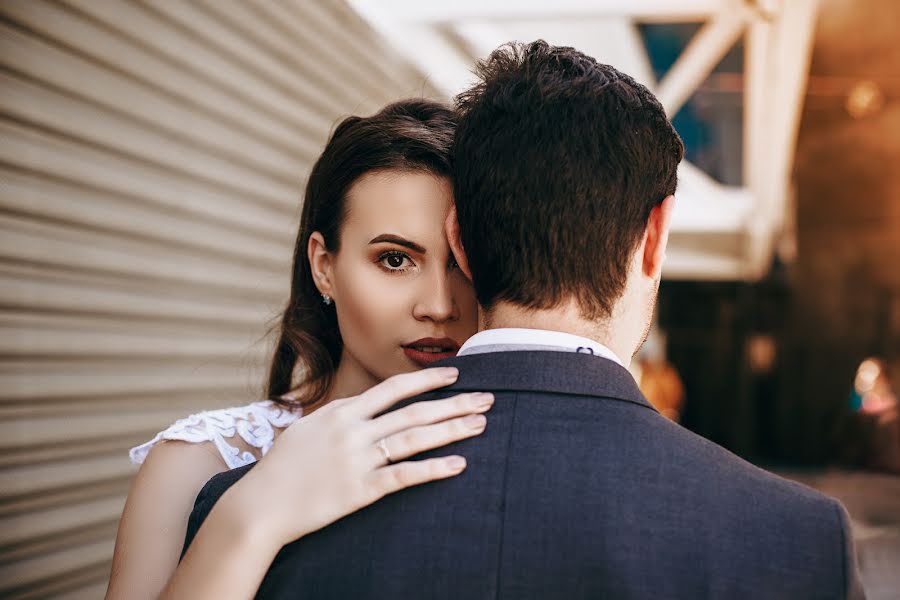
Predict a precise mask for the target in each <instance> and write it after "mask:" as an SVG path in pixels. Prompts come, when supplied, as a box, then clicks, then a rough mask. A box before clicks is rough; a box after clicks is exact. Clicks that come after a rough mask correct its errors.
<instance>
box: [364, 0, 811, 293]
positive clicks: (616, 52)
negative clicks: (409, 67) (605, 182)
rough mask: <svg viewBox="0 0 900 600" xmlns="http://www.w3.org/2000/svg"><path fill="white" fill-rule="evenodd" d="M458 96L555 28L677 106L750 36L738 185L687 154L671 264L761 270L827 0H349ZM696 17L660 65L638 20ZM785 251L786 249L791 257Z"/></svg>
mask: <svg viewBox="0 0 900 600" xmlns="http://www.w3.org/2000/svg"><path fill="white" fill-rule="evenodd" d="M350 4H351V6H353V8H354V9H355V10H356V11H357V12H358V13H359V14H360V15H361V16H362V17H363V18H364V19H366V20H367V21H368V22H369V23H370V25H372V26H373V27H374V28H375V29H376V30H377V31H378V32H379V33H380V34H381V35H383V36H384V37H385V39H387V40H388V42H389V43H390V44H392V45H393V46H394V47H395V48H396V49H397V50H399V51H400V52H401V53H402V54H403V55H404V56H406V57H407V58H408V59H409V60H410V61H411V62H412V63H414V64H415V65H416V66H417V67H418V68H419V69H420V70H421V71H422V73H423V74H424V75H426V76H427V77H428V78H429V80H430V81H431V82H432V83H433V84H434V85H435V86H436V87H437V88H438V89H440V90H441V91H443V92H444V93H446V94H447V96H448V97H449V96H452V95H454V94H456V93H457V92H459V91H461V90H463V89H464V88H466V87H467V86H468V85H469V84H470V83H471V82H472V81H473V76H472V73H471V69H472V65H473V63H474V61H475V60H476V59H478V58H484V57H486V56H487V55H488V54H489V53H490V51H491V50H493V49H494V48H496V47H497V46H499V45H500V44H502V43H505V42H508V41H510V40H520V41H530V40H533V39H537V38H543V39H546V40H547V41H548V42H550V43H553V44H557V45H570V46H574V47H576V48H578V49H579V50H582V51H584V52H586V53H588V54H590V55H592V56H595V57H597V58H598V59H599V60H601V61H602V62H606V63H609V64H612V65H614V66H616V67H617V68H619V69H621V70H622V71H625V72H626V73H628V74H630V75H632V76H633V77H635V78H636V79H637V80H639V81H641V82H642V83H644V84H645V85H647V86H648V87H650V89H652V90H653V91H654V93H655V94H656V95H657V97H658V98H659V99H660V101H661V102H662V104H663V106H665V107H666V111H667V113H668V114H669V115H670V117H674V116H675V115H676V114H677V113H678V112H679V110H680V109H681V108H682V107H683V106H684V104H685V103H686V102H687V101H688V100H689V99H690V98H691V97H692V95H693V94H694V93H695V92H696V91H697V90H698V88H699V87H700V86H701V85H702V84H704V82H705V81H707V80H708V77H709V76H710V74H711V73H713V71H714V69H715V68H716V67H717V65H718V64H719V63H720V61H721V60H722V59H723V57H724V56H725V55H726V54H727V53H728V52H729V51H731V50H732V49H733V48H734V46H735V45H736V44H742V47H743V73H742V79H743V83H742V85H741V99H740V101H741V103H742V115H743V116H742V117H741V120H742V123H741V124H740V125H741V127H740V130H741V131H742V134H741V142H740V144H741V146H740V158H739V161H740V162H742V164H741V165H740V172H741V173H742V174H741V176H740V181H739V182H737V183H739V185H734V184H733V183H734V182H729V183H730V184H724V183H721V182H719V181H717V180H716V179H715V178H714V177H713V176H711V175H710V174H708V173H707V172H705V171H704V170H703V169H701V168H698V167H697V166H695V165H694V164H692V163H690V162H688V161H685V162H684V163H683V164H682V167H681V172H680V184H679V191H678V193H677V197H678V203H677V208H676V214H675V218H674V221H675V222H674V226H673V232H672V237H671V241H670V248H669V252H668V261H667V265H666V270H665V276H666V277H667V278H670V279H694V280H750V281H752V280H757V279H759V278H761V277H763V276H764V275H765V274H766V273H767V272H768V270H769V268H770V266H771V265H772V261H773V257H774V256H775V252H776V246H777V247H779V248H781V249H784V254H786V255H787V257H788V258H789V255H790V252H791V251H790V248H791V247H792V245H793V244H792V240H793V218H792V207H791V200H790V198H791V178H790V174H791V165H792V161H793V156H794V146H795V141H796V137H797V128H798V121H799V115H800V109H801V106H802V102H803V97H804V92H805V87H806V79H807V72H808V67H809V59H810V53H811V46H812V40H813V29H814V21H815V15H816V11H817V8H818V0H678V1H673V0H593V1H588V0H555V1H554V2H546V1H545V0H540V1H539V0H520V1H519V2H515V3H509V2H500V1H498V0H456V1H455V2H452V3H451V2H420V1H418V0H350ZM690 23H696V24H699V27H698V29H697V31H696V33H694V34H692V36H691V38H690V40H689V41H688V42H687V43H686V44H685V45H684V47H683V48H682V49H680V52H679V54H678V56H677V57H676V58H675V59H674V61H673V62H672V64H671V65H670V66H669V67H668V68H667V69H666V70H665V71H664V72H663V73H662V74H661V77H657V73H656V72H655V71H654V69H653V68H652V66H651V61H650V57H649V56H648V52H647V47H646V44H645V43H644V42H645V40H644V39H643V37H642V34H641V30H640V27H641V26H643V25H646V24H690ZM783 258H784V257H783Z"/></svg>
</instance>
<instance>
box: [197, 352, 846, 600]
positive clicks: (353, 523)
mask: <svg viewBox="0 0 900 600" xmlns="http://www.w3.org/2000/svg"><path fill="white" fill-rule="evenodd" d="M445 364H453V365H456V366H458V367H459V369H460V372H461V375H460V378H459V380H458V381H457V383H455V384H454V385H453V386H451V387H450V388H447V389H445V390H441V392H440V393H432V394H428V395H426V396H424V398H426V399H429V398H438V397H445V396H448V395H450V394H453V393H457V392H459V391H464V390H473V391H491V392H493V393H494V394H495V395H496V402H495V404H494V407H493V409H492V410H491V412H490V413H489V414H488V428H487V431H486V432H485V433H484V434H483V435H481V436H479V437H477V438H474V439H471V440H466V441H464V442H460V443H458V444H455V445H453V446H451V447H447V448H442V449H440V450H438V451H435V452H429V453H427V454H426V455H424V456H440V455H446V454H449V453H451V452H454V453H457V452H458V453H460V454H462V455H464V456H466V457H467V459H468V462H469V466H468V468H467V469H466V471H465V472H464V473H463V474H462V475H460V476H459V477H456V478H453V479H449V480H444V481H439V482H434V483H429V484H426V485H423V486H419V487H415V488H412V489H408V490H404V491H402V492H400V493H397V494H395V495H393V496H389V497H387V498H385V499H384V500H382V501H380V502H378V503H376V504H374V505H373V506H370V507H368V508H366V509H364V510H361V511H359V512H357V513H355V514H353V515H350V516H348V517H346V518H344V519H342V520H340V521H338V522H337V523H335V524H333V525H331V526H329V527H327V528H325V529H323V530H321V531H319V532H316V533H313V534H311V535H309V536H306V537H304V538H302V539H300V540H298V541H297V542H294V543H292V544H289V545H287V546H285V547H284V548H283V549H282V551H281V553H280V554H279V555H278V556H277V557H276V559H275V561H274V562H273V564H272V566H271V568H270V570H269V572H268V574H267V576H266V578H265V580H264V581H263V583H262V586H261V587H260V591H259V596H258V597H259V598H316V599H324V598H333V599H339V598H340V599H346V598H360V599H362V598H394V599H399V598H404V599H405V598H434V599H448V600H449V599H460V598H465V599H467V600H469V599H478V598H484V599H516V600H521V599H529V598H566V599H571V598H691V599H693V598H726V599H728V600H737V599H739V598H753V599H760V598H765V599H778V598H784V599H791V600H794V599H798V598H845V597H857V596H859V595H861V592H860V588H859V581H858V577H857V572H856V565H855V560H854V555H853V545H852V540H851V537H850V530H849V527H848V520H847V515H846V513H845V511H844V509H843V508H842V506H841V505H840V504H839V503H838V502H837V501H835V500H833V499H831V498H828V497H826V496H823V495H822V494H819V493H818V492H815V491H813V490H811V489H809V488H807V487H805V486H802V485H799V484H796V483H792V482H790V481H787V480H784V479H781V478H779V477H776V476H775V475H772V474H770V473H767V472H766V471H763V470H761V469H758V468H756V467H754V466H753V465H751V464H749V463H747V462H745V461H743V460H741V459H740V458H738V457H736V456H734V455H733V454H731V453H729V452H727V451H726V450H724V449H722V448H721V447H719V446H717V445H715V444H713V443H711V442H709V441H707V440H705V439H703V438H701V437H699V436H697V435H694V434H693V433H691V432H689V431H688V430H686V429H684V428H682V427H680V426H678V425H676V424H674V423H671V422H670V421H668V420H666V419H665V418H663V417H662V416H661V415H659V414H658V413H657V412H656V411H655V410H654V409H653V408H652V406H651V405H650V404H649V403H648V402H647V401H646V400H645V399H644V397H643V396H642V395H641V393H640V391H639V390H638V389H637V386H636V385H635V383H634V380H633V379H632V377H631V375H630V374H629V373H628V371H626V370H625V369H624V368H622V367H621V366H619V365H617V364H615V363H614V362H612V361H609V360H606V359H603V358H599V357H595V356H591V355H585V354H575V353H559V352H500V353H488V354H476V355H470V356H463V357H457V358H455V359H452V360H450V361H446V362H445ZM327 451H328V449H327V448H323V449H322V452H327ZM248 468H249V467H242V468H239V469H234V470H232V471H229V472H226V473H223V474H221V475H218V476H216V477H214V478H213V479H212V480H211V481H210V482H209V483H208V484H207V485H206V487H205V488H204V489H203V490H202V491H201V493H200V495H199V496H198V498H197V502H196V505H195V508H194V512H193V514H192V515H191V520H190V525H189V530H188V533H187V540H186V543H185V547H187V545H188V544H190V541H191V540H192V539H193V536H194V535H195V534H196V531H197V529H198V527H199V525H200V523H202V521H203V519H204V518H205V516H206V515H207V514H208V513H209V510H210V508H211V507H212V505H213V504H214V503H215V501H216V499H217V498H219V497H220V496H221V494H222V493H223V492H224V491H225V490H226V489H227V488H228V487H229V486H230V485H232V484H233V483H234V482H235V481H237V480H238V479H239V478H240V477H241V476H242V475H243V473H245V472H246V471H247V469H248ZM297 476H302V474H297ZM297 510H303V499H302V498H298V499H297Z"/></svg>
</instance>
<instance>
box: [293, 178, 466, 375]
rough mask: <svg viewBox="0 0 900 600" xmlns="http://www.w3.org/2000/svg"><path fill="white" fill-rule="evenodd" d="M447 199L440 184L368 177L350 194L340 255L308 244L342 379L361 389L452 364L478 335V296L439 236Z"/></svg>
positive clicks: (447, 190) (446, 186)
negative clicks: (334, 322)
mask: <svg viewBox="0 0 900 600" xmlns="http://www.w3.org/2000/svg"><path fill="white" fill-rule="evenodd" d="M451 199H452V192H451V185H450V182H449V180H448V179H446V178H443V177H437V176H434V175H431V174H428V173H418V172H407V171H378V172H371V173H367V174H366V175H364V176H362V177H360V178H359V179H358V180H357V181H356V182H355V183H354V184H353V186H352V187H351V188H350V191H349V192H348V194H347V212H346V218H345V220H344V224H343V226H342V228H341V233H340V245H339V249H338V251H337V252H335V253H329V252H327V251H326V250H325V249H324V247H323V245H322V244H321V242H320V240H321V236H320V235H318V234H314V235H313V239H311V240H310V247H309V258H310V262H311V265H312V271H313V274H314V276H315V277H316V282H317V285H318V287H319V290H320V291H321V292H323V293H326V294H328V295H329V296H331V298H332V299H333V301H334V307H335V310H337V317H338V326H339V328H340V332H341V337H342V338H343V341H344V352H343V355H342V357H341V364H340V366H339V369H338V377H339V378H340V377H342V376H343V377H349V378H352V379H353V380H354V381H355V383H356V384H357V385H360V386H366V387H368V385H370V384H372V383H375V382H377V381H381V380H383V379H385V378H387V377H390V376H391V375H396V374H397V373H403V372H408V371H412V370H415V369H419V368H422V367H425V366H428V365H429V364H431V363H433V362H436V361H438V360H441V359H443V358H448V357H450V356H454V355H455V354H456V351H457V350H459V347H460V345H461V344H462V343H463V342H464V341H465V340H466V339H467V338H468V337H469V336H471V335H472V334H473V333H475V330H476V327H477V320H478V317H477V306H476V303H475V295H474V292H473V290H472V286H471V284H470V283H469V281H468V280H467V279H466V278H465V276H464V275H463V274H462V273H461V272H460V270H459V268H458V267H457V266H456V263H455V262H454V260H453V255H452V254H451V253H450V247H449V246H448V245H447V239H446V237H445V235H444V219H445V217H446V216H447V212H448V211H449V209H450V203H451ZM335 383H336V385H337V386H341V382H340V381H336V382H335ZM341 387H345V386H341Z"/></svg>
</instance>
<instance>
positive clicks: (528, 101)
mask: <svg viewBox="0 0 900 600" xmlns="http://www.w3.org/2000/svg"><path fill="white" fill-rule="evenodd" d="M476 72H477V74H478V75H479V77H480V79H481V81H480V83H478V84H477V85H476V86H475V87H473V88H472V89H470V90H468V91H466V92H463V93H462V94H460V95H459V96H458V97H457V98H456V104H457V108H458V109H459V110H460V122H459V126H458V129H457V133H456V138H455V141H454V143H453V147H452V150H451V157H452V160H453V164H454V169H455V173H454V175H453V179H454V193H455V196H456V207H457V214H458V217H459V225H460V236H461V239H462V243H463V247H464V248H465V251H466V255H467V257H468V260H469V265H470V267H471V269H472V274H473V278H474V285H475V292H476V294H477V296H478V301H479V303H480V304H481V305H482V306H483V307H485V308H487V309H490V308H491V307H492V306H493V305H494V304H495V303H496V302H498V301H507V302H510V303H513V304H516V305H519V306H523V307H526V308H533V309H546V308H553V307H555V306H557V305H558V304H559V303H560V302H561V301H562V300H564V299H566V298H569V297H571V298H574V299H575V300H576V301H577V302H578V304H579V306H580V307H581V310H582V313H583V315H584V317H585V318H588V319H596V318H602V317H609V316H611V312H612V307H613V305H614V304H615V302H616V300H617V299H618V298H619V296H621V294H622V292H623V290H624V288H625V280H626V277H627V270H628V261H629V259H630V258H631V257H632V256H633V253H634V250H635V249H636V247H637V244H638V243H639V241H640V239H641V234H642V233H643V232H644V230H645V229H646V226H647V220H648V218H649V216H650V211H651V210H652V209H653V207H655V206H657V205H658V204H659V203H660V202H662V200H664V199H665V198H666V196H669V195H671V194H672V193H674V192H675V184H676V168H677V166H678V163H679V162H681V159H682V157H683V155H684V146H683V144H682V143H681V139H680V138H679V137H678V134H677V133H676V132H675V129H674V128H673V127H672V125H671V123H669V120H668V119H667V118H666V114H665V111H664V110H663V107H662V105H660V103H659V101H658V100H657V99H656V98H655V97H654V96H653V94H652V93H650V91H649V90H648V89H647V88H646V87H644V86H643V85H641V84H639V83H637V82H636V81H634V79H632V78H631V77H629V76H628V75H625V74H624V73H621V72H619V71H617V70H616V69H614V68H613V67H611V66H609V65H603V64H600V63H598V62H597V61H596V60H594V59H593V58H591V57H590V56H586V55H584V54H582V53H581V52H578V51H577V50H575V49H573V48H566V47H556V46H551V45H549V44H547V42H545V41H543V40H538V41H536V42H532V43H531V44H527V45H525V44H518V43H510V44H506V45H504V46H501V47H500V48H498V49H497V50H495V51H494V52H493V53H492V54H491V55H490V57H489V58H488V59H487V60H485V61H482V62H480V63H479V64H478V66H477V70H476Z"/></svg>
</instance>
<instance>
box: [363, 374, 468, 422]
mask: <svg viewBox="0 0 900 600" xmlns="http://www.w3.org/2000/svg"><path fill="white" fill-rule="evenodd" d="M458 377H459V370H458V369H457V368H456V367H437V368H434V369H422V370H421V371H414V372H412V373H401V374H400V375H394V376H393V377H388V378H387V379H385V380H384V381H382V382H381V383H379V384H378V385H376V386H375V387H373V388H371V389H370V390H368V391H365V392H363V393H362V394H360V395H359V396H357V397H356V398H353V399H351V400H350V402H348V403H347V405H346V406H347V407H348V408H349V409H350V410H352V411H353V412H354V413H356V414H357V416H360V417H371V416H372V415H376V414H378V413H380V412H383V411H385V410H387V409H388V408H390V407H391V406H393V405H394V404H396V403H397V402H400V401H401V400H405V399H407V398H411V397H413V396H416V395H418V394H421V393H423V392H428V391H431V390H435V389H438V388H442V387H444V386H447V385H450V384H451V383H453V382H454V381H456V379H457V378H458Z"/></svg>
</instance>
